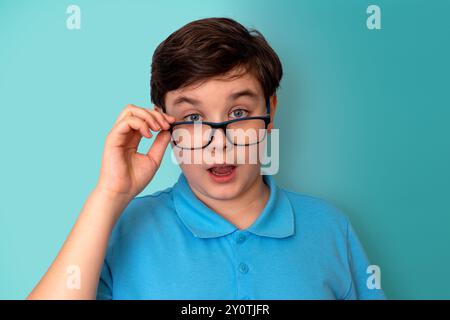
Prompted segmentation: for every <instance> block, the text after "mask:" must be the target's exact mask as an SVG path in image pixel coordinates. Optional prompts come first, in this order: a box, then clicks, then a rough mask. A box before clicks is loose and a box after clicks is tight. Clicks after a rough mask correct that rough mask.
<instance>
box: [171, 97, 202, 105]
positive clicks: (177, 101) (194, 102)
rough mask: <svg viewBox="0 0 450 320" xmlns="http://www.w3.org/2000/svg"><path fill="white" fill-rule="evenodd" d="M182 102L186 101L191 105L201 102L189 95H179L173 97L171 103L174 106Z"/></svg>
mask: <svg viewBox="0 0 450 320" xmlns="http://www.w3.org/2000/svg"><path fill="white" fill-rule="evenodd" d="M183 102H186V103H189V104H192V105H199V104H201V102H200V100H197V99H194V98H190V97H187V96H179V97H178V98H176V99H175V101H174V102H173V105H174V106H176V105H177V104H180V103H183Z"/></svg>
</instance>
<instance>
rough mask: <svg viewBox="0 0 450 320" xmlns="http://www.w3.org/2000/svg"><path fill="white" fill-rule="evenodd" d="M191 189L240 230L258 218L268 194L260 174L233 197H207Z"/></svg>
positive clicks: (267, 188) (268, 191) (268, 190)
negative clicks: (219, 198) (246, 187)
mask: <svg viewBox="0 0 450 320" xmlns="http://www.w3.org/2000/svg"><path fill="white" fill-rule="evenodd" d="M192 191H193V192H194V194H195V195H196V196H197V197H198V198H199V199H200V200H201V201H202V202H203V203H204V204H205V205H206V206H208V207H209V208H210V209H211V210H213V211H214V212H216V213H217V214H219V215H220V216H222V217H223V218H224V219H226V220H228V221H229V222H231V223H232V224H234V225H235V226H236V227H238V228H239V229H241V230H242V229H247V228H248V227H250V226H251V225H252V224H253V222H254V221H255V220H256V219H258V217H259V215H260V214H261V213H262V211H263V209H264V207H265V206H266V203H267V201H268V200H269V196H270V189H269V187H268V186H267V185H266V184H265V183H264V180H263V176H261V175H260V176H258V178H257V179H255V181H254V183H253V184H252V185H251V186H250V188H249V189H248V190H247V191H246V192H243V193H242V194H240V195H239V196H238V197H236V198H234V199H229V200H217V199H212V198H208V197H206V196H205V195H203V194H201V193H200V192H197V191H196V190H192Z"/></svg>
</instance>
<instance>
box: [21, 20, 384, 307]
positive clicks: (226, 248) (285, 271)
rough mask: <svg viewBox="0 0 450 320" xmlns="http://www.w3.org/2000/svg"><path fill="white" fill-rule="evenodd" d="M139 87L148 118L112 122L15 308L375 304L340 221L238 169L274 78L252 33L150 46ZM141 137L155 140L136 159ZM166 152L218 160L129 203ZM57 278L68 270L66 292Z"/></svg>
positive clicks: (272, 59) (326, 209) (252, 168)
mask: <svg viewBox="0 0 450 320" xmlns="http://www.w3.org/2000/svg"><path fill="white" fill-rule="evenodd" d="M151 77H152V78H151V98H152V102H153V103H154V104H155V106H156V107H155V109H154V110H148V109H145V108H140V107H137V106H133V105H130V106H128V107H126V108H125V110H124V111H123V112H122V113H121V114H120V115H119V117H118V119H117V121H116V123H115V125H114V127H113V128H112V130H111V131H110V133H109V134H108V137H107V139H106V143H105V149H104V152H103V157H102V168H101V172H100V177H99V180H98V183H97V185H96V187H95V188H94V190H93V191H92V193H91V194H90V195H89V197H88V199H87V201H86V203H85V205H84V206H83V209H82V212H81V214H80V217H79V218H78V220H77V222H76V224H75V226H74V228H73V230H72V231H71V233H70V235H69V237H68V238H67V240H66V242H65V243H64V246H63V248H62V249H61V251H60V253H59V254H58V256H57V258H56V259H55V261H54V262H53V264H52V265H51V267H50V268H49V270H48V271H47V273H46V274H45V275H44V277H43V278H42V279H41V281H40V282H39V284H38V285H37V286H36V287H35V289H34V290H33V291H32V292H31V293H30V295H29V297H28V298H30V299H46V298H56V299H94V298H98V299H378V298H384V295H383V292H382V291H381V289H372V288H369V287H368V286H367V278H368V276H369V275H368V274H367V273H366V271H367V267H368V266H369V264H368V262H367V258H366V256H365V254H364V251H363V249H362V247H361V244H360V243H359V241H358V239H357V237H356V235H355V232H354V230H353V229H352V227H351V225H350V223H349V221H348V220H347V218H346V217H345V216H344V215H343V214H341V213H340V212H339V211H338V210H337V209H336V208H334V207H332V206H331V205H329V204H327V203H326V202H324V201H322V200H320V199H316V198H313V197H310V196H306V195H303V194H298V193H294V192H289V191H286V190H283V189H280V188H278V187H277V186H276V184H275V181H274V179H273V178H272V177H271V176H270V175H261V173H260V169H261V164H260V162H259V161H257V162H256V163H250V161H248V160H249V154H250V152H254V151H255V150H254V149H253V147H254V146H258V147H261V146H263V145H264V141H265V138H266V136H265V135H263V136H260V135H253V136H252V135H250V134H248V135H247V132H250V131H261V129H262V130H265V129H267V132H268V133H270V132H271V130H272V129H273V120H274V115H275V110H276V106H277V98H276V90H277V88H278V86H279V83H280V80H281V78H282V66H281V63H280V60H279V58H278V56H277V54H276V53H275V52H274V51H273V49H272V48H271V47H270V46H269V44H268V43H267V42H266V40H265V39H264V37H263V36H262V35H261V34H260V33H259V32H257V31H256V30H253V31H248V30H247V29H246V28H244V27H243V26H242V25H240V24H239V23H237V22H236V21H234V20H232V19H227V18H209V19H202V20H197V21H194V22H191V23H189V24H187V25H185V26H184V27H182V28H181V29H179V30H177V31H176V32H174V33H173V34H171V35H170V36H169V37H168V38H167V39H166V40H165V41H163V42H162V43H161V44H160V45H159V46H158V48H157V49H156V51H155V53H154V56H153V61H152V75H151ZM194 128H195V129H194ZM235 129H236V130H235ZM150 130H151V131H154V132H157V131H159V133H158V135H157V136H156V138H155V141H154V142H153V144H152V146H151V148H150V149H149V151H148V153H147V154H145V155H144V154H139V153H137V147H138V145H139V142H140V140H141V138H142V137H146V138H150V137H152V133H151V132H150ZM196 130H197V131H196ZM239 130H241V131H239ZM242 135H243V136H244V138H243V139H240V138H241V136H242ZM169 142H170V143H171V145H172V148H173V151H174V152H175V150H176V152H178V155H180V156H183V157H185V156H186V155H187V158H188V159H191V160H192V159H193V158H194V157H193V155H194V154H200V155H201V156H207V155H209V156H214V157H217V156H218V155H219V156H220V155H221V156H226V158H224V157H222V158H220V157H217V158H214V159H216V160H214V161H212V162H207V161H204V160H205V158H203V160H202V161H197V162H195V161H193V163H192V162H182V163H180V166H181V169H182V174H181V175H180V177H179V179H178V181H177V183H176V184H175V185H174V186H173V187H171V188H167V189H165V190H162V191H159V192H156V193H154V194H152V195H147V196H142V197H136V195H137V194H139V193H140V192H141V191H142V190H143V189H144V188H145V186H146V185H147V184H148V183H149V182H150V181H151V180H152V178H153V176H154V175H155V173H156V171H157V169H158V167H159V166H160V163H161V160H162V157H163V154H164V151H165V149H166V147H167V145H168V144H169ZM251 149H253V151H251ZM247 151H250V152H248V153H247ZM244 153H245V155H246V156H245V157H244V161H240V162H239V161H235V160H233V161H230V160H229V159H230V158H232V157H228V156H230V155H233V156H235V158H232V159H236V156H238V155H242V154H244ZM217 159H222V160H217ZM69 267H70V268H72V269H71V270H76V271H79V272H78V273H74V275H76V274H78V275H79V281H80V283H79V285H78V286H76V288H75V289H74V288H73V283H72V286H70V285H68V281H67V277H68V274H67V269H68V268H69ZM72 276H73V275H72Z"/></svg>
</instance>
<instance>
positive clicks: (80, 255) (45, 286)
mask: <svg viewBox="0 0 450 320" xmlns="http://www.w3.org/2000/svg"><path fill="white" fill-rule="evenodd" d="M130 201H131V199H129V198H127V197H124V196H121V195H116V194H112V193H109V192H107V191H103V190H101V189H98V188H96V189H94V190H93V191H92V192H91V194H90V195H89V197H88V198H87V200H86V202H85V204H84V206H83V208H82V210H81V213H80V216H79V217H78V219H77V221H76V223H75V225H74V227H73V228H72V231H71V232H70V234H69V236H68V238H67V240H66V241H65V242H64V245H63V247H62V248H61V250H60V252H59V253H58V255H57V257H56V259H55V260H54V261H53V263H52V265H51V266H50V268H49V269H48V271H47V272H46V274H45V275H44V276H43V277H42V279H41V281H40V282H39V283H38V285H37V286H36V287H35V288H34V289H33V291H32V292H31V293H30V295H29V296H28V297H27V299H95V296H96V291H97V285H98V280H99V276H100V271H101V268H102V265H103V260H104V257H105V252H106V248H107V245H108V239H109V236H110V234H111V231H112V229H113V227H114V224H115V222H116V221H117V219H118V217H119V216H120V214H121V212H122V211H123V210H124V209H125V207H126V206H127V205H128V203H129V202H130ZM78 276H79V277H80V282H79V284H80V285H79V286H78V285H77V282H76V281H73V280H74V278H73V277H78ZM71 277H72V278H71ZM75 280H76V279H75Z"/></svg>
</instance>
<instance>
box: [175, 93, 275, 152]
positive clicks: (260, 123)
mask: <svg viewBox="0 0 450 320" xmlns="http://www.w3.org/2000/svg"><path fill="white" fill-rule="evenodd" d="M266 111H267V114H266V115H264V116H255V117H244V118H239V119H233V120H228V121H224V122H207V121H179V122H174V123H172V124H170V129H169V132H170V134H171V136H172V142H173V143H174V145H175V146H177V147H178V148H181V149H186V150H195V149H203V148H206V147H207V146H208V145H209V144H210V143H211V142H212V141H213V139H214V134H215V131H216V129H222V130H223V132H224V133H225V136H226V138H227V140H228V141H229V142H230V143H232V144H233V145H235V146H250V145H255V144H259V143H260V142H261V141H263V140H264V139H265V137H266V129H267V126H268V125H269V123H270V101H269V99H266Z"/></svg>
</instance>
